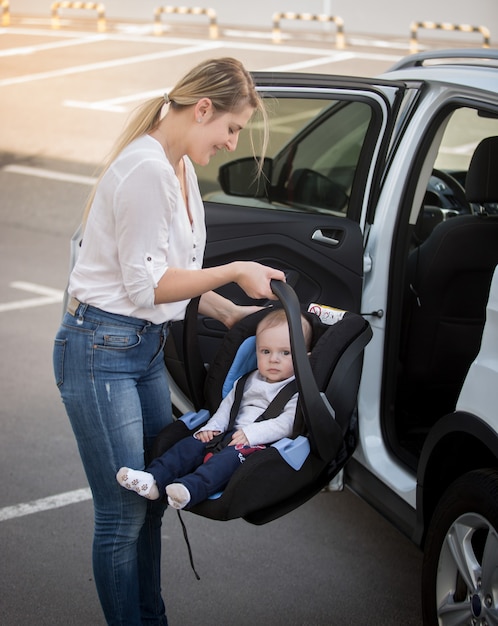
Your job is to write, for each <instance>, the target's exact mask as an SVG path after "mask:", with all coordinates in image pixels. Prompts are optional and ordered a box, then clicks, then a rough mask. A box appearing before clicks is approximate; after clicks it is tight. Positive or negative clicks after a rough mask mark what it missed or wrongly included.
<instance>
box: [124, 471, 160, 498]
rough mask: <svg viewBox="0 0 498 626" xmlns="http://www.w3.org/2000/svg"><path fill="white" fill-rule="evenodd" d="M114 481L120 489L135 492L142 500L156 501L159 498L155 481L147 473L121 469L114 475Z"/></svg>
mask: <svg viewBox="0 0 498 626" xmlns="http://www.w3.org/2000/svg"><path fill="white" fill-rule="evenodd" d="M116 480H117V481H118V483H119V484H120V485H121V487H124V488H125V489H129V490H130V491H136V492H137V493H138V495H139V496H142V497H143V498H147V499H148V500H157V499H158V498H159V489H158V488H157V485H156V481H155V480H154V476H152V474H149V472H142V471H141V470H135V469H131V468H129V467H122V468H121V469H120V470H119V471H118V473H117V474H116Z"/></svg>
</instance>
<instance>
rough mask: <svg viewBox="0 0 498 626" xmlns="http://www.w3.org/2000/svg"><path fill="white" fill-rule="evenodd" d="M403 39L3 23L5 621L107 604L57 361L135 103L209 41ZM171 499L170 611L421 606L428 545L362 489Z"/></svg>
mask: <svg viewBox="0 0 498 626" xmlns="http://www.w3.org/2000/svg"><path fill="white" fill-rule="evenodd" d="M407 52H408V50H407V48H406V42H404V43H403V44H400V42H399V41H391V42H384V44H383V45H380V43H379V41H378V40H376V39H375V38H370V39H366V38H363V39H362V41H361V45H360V42H357V44H356V45H351V44H349V45H348V46H347V47H346V48H345V49H344V50H338V49H336V48H335V47H334V45H333V43H331V41H330V35H323V36H320V37H316V36H314V37H312V38H306V36H305V34H303V35H301V36H300V38H299V39H297V38H292V39H286V41H285V42H284V43H282V44H279V45H275V44H273V43H272V42H271V40H270V39H269V38H266V39H263V38H261V37H260V38H258V37H256V36H254V33H251V32H250V31H247V30H246V31H244V29H243V28H241V29H239V30H231V31H230V32H225V33H224V34H223V37H220V38H218V39H216V40H215V39H211V38H210V37H209V36H208V31H207V28H206V27H205V25H188V24H182V25H178V27H176V28H175V29H171V30H169V31H168V32H166V33H165V34H164V35H162V36H156V35H154V34H153V32H152V26H151V24H149V23H142V22H137V23H133V22H129V21H128V22H124V21H123V22H117V21H115V22H113V23H110V24H108V26H107V30H106V32H104V33H99V32H97V29H96V23H95V21H94V20H93V19H88V18H85V19H79V20H73V19H66V20H64V21H63V22H62V24H61V28H60V29H59V30H54V29H52V28H51V23H50V19H48V18H47V19H40V18H37V19H29V18H28V17H25V18H22V19H21V18H17V19H15V20H12V23H11V24H10V25H9V26H8V27H4V28H1V29H0V113H1V118H2V121H3V123H2V133H1V136H0V185H1V189H2V196H1V202H0V223H1V229H0V262H1V266H2V273H1V275H0V319H1V321H2V322H3V323H2V324H1V326H0V334H1V336H0V340H1V343H2V346H3V355H4V358H3V359H2V362H1V365H0V389H1V393H2V402H1V404H0V420H1V425H2V426H1V428H2V436H1V437H0V471H1V477H2V479H1V483H2V490H1V492H0V537H1V542H2V559H1V564H0V585H1V589H2V602H1V606H2V624H4V625H6V626H15V625H18V624H28V623H36V624H39V625H44V624H47V625H48V624H50V625H52V624H65V625H71V624H74V625H76V626H88V625H90V624H91V625H94V624H95V625H96V624H101V623H103V622H102V617H101V613H100V608H99V606H98V602H97V599H96V594H95V591H94V585H93V580H92V577H93V574H92V571H91V564H90V543H91V535H92V506H91V501H90V495H89V491H88V489H87V483H86V479H85V476H84V473H83V470H82V468H81V464H80V460H79V457H78V453H77V449H76V445H75V442H74V439H73V436H72V433H71V430H70V427H69V423H68V422H67V419H66V416H65V412H64V409H63V407H62V404H61V402H60V399H59V395H58V392H57V389H56V387H55V384H54V382H53V376H52V365H51V351H52V341H53V337H54V334H55V331H56V329H57V326H58V323H59V320H60V316H61V301H62V294H63V291H64V288H65V285H66V280H67V271H68V258H69V257H68V251H69V239H70V237H71V235H72V233H73V231H74V230H75V229H76V227H77V225H78V223H79V220H80V217H81V212H82V209H83V205H84V203H85V199H86V197H87V195H88V194H89V192H90V189H91V185H92V184H93V182H94V181H95V176H96V173H97V170H98V165H99V163H100V162H101V161H102V159H103V158H104V157H105V155H106V154H107V152H108V151H109V150H110V148H111V146H112V143H113V141H114V140H115V139H116V137H117V135H118V133H119V132H120V130H121V129H122V127H123V125H124V123H125V122H126V119H127V118H128V116H129V115H130V113H131V112H132V111H133V108H134V107H135V106H136V105H137V104H139V103H140V102H141V101H143V100H144V99H146V98H148V97H150V96H152V95H156V94H157V93H163V92H164V91H167V90H168V88H169V87H170V86H171V85H173V84H174V82H175V81H176V79H178V78H179V77H180V76H181V75H183V74H184V72H185V71H186V70H188V69H189V68H190V67H191V66H193V65H194V64H196V63H197V62H198V61H200V60H201V59H204V58H206V57H207V56H236V57H238V58H240V59H241V60H242V61H243V62H244V63H245V64H246V66H247V67H248V68H249V69H251V70H267V71H276V70H279V71H280V70H283V71H285V70H288V71H314V72H322V73H327V74H334V73H337V74H363V75H367V76H368V75H374V74H378V73H380V72H382V71H383V70H384V69H387V68H388V67H389V66H391V65H392V64H393V63H394V62H396V61H397V60H398V59H399V58H400V57H401V56H404V55H405V54H406V53H407ZM184 519H185V521H186V523H187V527H188V531H189V536H190V541H191V544H192V548H193V551H194V559H195V563H196V567H197V570H198V571H199V574H200V576H201V580H200V581H199V582H198V581H196V580H195V577H194V575H193V573H192V571H191V569H190V566H189V562H188V556H187V551H186V546H185V544H184V542H183V536H182V531H181V528H180V526H179V522H178V520H177V517H176V513H174V512H173V511H167V513H166V516H165V522H164V527H163V539H164V541H163V549H164V556H163V570H164V571H163V581H164V591H165V599H166V603H167V606H168V616H169V620H170V624H171V625H173V626H175V625H187V626H188V625H190V624H200V623H202V624H204V625H205V626H209V625H211V624H212V625H214V624H217V625H220V624H222V625H225V624H226V625H228V624H234V623H237V624H243V625H244V624H246V625H249V624H255V623H259V624H262V625H265V624H271V625H279V624H287V625H309V626H320V625H322V624H323V625H325V624H332V625H335V624H337V625H339V624H340V625H346V624H362V625H371V626H388V625H393V626H394V625H397V626H399V625H400V624H403V625H404V626H410V625H414V626H415V625H418V624H420V617H419V607H420V601H419V573H420V565H421V555H420V553H419V552H418V550H417V549H416V548H415V547H414V546H413V545H412V544H411V543H410V542H409V541H408V540H406V539H405V538H404V537H402V536H401V535H400V534H399V533H397V532H396V531H395V530H394V529H393V528H392V527H391V526H390V525H388V524H387V523H385V522H384V521H383V520H382V519H381V518H380V517H379V516H378V515H377V514H376V513H375V512H374V511H372V510H371V509H369V508H368V507H367V506H366V505H365V504H364V503H363V502H361V501H360V500H358V499H357V498H356V497H355V496H353V495H352V494H351V493H349V492H347V491H346V492H323V493H320V494H319V495H318V496H316V497H315V498H313V500H311V501H310V502H309V503H307V504H306V505H305V506H303V507H301V508H300V509H299V510H297V511H295V512H293V513H292V514H290V515H288V516H286V517H285V518H282V519H280V520H277V521H275V522H273V523H271V524H269V525H267V526H263V527H254V526H251V525H249V524H247V523H245V522H243V521H234V522H229V523H220V522H213V521H210V520H206V519H202V518H199V517H196V516H193V515H191V514H188V513H187V514H185V515H184Z"/></svg>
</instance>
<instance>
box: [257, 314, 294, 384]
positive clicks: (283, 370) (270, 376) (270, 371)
mask: <svg viewBox="0 0 498 626" xmlns="http://www.w3.org/2000/svg"><path fill="white" fill-rule="evenodd" d="M256 354H257V358H258V370H259V373H260V374H261V376H263V377H264V378H266V380H267V381H268V382H270V383H276V382H279V381H281V380H285V379H286V378H289V377H290V376H292V375H293V374H294V365H293V363H292V355H291V349H290V338H289V328H288V326H287V324H280V325H279V326H274V327H272V328H265V329H263V330H260V331H259V332H258V335H257V337H256Z"/></svg>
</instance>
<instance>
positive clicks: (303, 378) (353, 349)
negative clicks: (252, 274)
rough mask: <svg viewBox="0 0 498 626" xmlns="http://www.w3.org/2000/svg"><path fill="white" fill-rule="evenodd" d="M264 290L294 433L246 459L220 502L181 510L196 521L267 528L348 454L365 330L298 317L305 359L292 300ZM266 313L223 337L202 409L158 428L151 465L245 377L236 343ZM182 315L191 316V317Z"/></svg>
mask: <svg viewBox="0 0 498 626" xmlns="http://www.w3.org/2000/svg"><path fill="white" fill-rule="evenodd" d="M272 289H273V292H274V293H275V294H276V295H277V296H278V298H279V300H280V306H283V308H284V310H285V312H286V315H287V320H288V323H289V331H290V340H291V348H292V357H293V362H294V371H295V376H296V381H297V387H298V391H299V400H298V405H297V412H296V419H295V424H294V433H293V435H292V437H291V438H288V439H284V440H281V441H279V442H276V443H275V444H273V445H271V446H269V447H267V448H265V449H264V450H260V451H258V452H255V453H254V454H252V455H250V456H248V457H247V458H246V460H245V462H244V463H243V464H242V465H241V466H240V468H238V469H237V471H236V472H235V473H234V475H233V476H232V478H231V479H230V482H229V483H228V485H227V486H226V488H225V489H224V491H223V493H222V494H221V495H217V497H215V498H210V499H208V500H206V501H204V502H201V503H200V504H198V505H196V506H194V507H192V508H191V509H189V510H190V511H191V512H193V513H196V514H198V515H202V516H203V517H208V518H210V519H214V520H223V521H225V520H229V519H235V518H239V517H242V518H243V519H245V520H246V521H248V522H250V523H252V524H264V523H267V522H269V521H272V520H274V519H276V518H278V517H280V516H282V515H284V514H286V513H288V512H290V511H292V510H293V509H295V508H296V507H298V506H299V505H301V504H303V503H304V502H306V501H307V500H308V499H309V498H311V497H312V496H313V495H315V494H316V493H318V492H319V491H320V490H321V489H322V488H323V487H324V486H325V485H327V484H328V483H329V482H330V480H331V479H332V478H333V477H334V476H335V475H336V474H337V472H338V471H339V470H340V469H341V468H342V467H343V466H344V464H345V463H346V461H347V460H348V459H349V457H350V456H351V455H352V453H353V451H354V449H355V447H356V443H357V438H358V437H357V416H356V397H357V393H358V386H359V382H360V376H361V368H362V361H363V350H364V348H365V346H366V345H367V344H368V342H369V341H370V339H371V337H372V331H371V329H370V325H369V324H368V322H366V321H365V320H364V319H363V318H362V317H361V316H360V315H358V314H355V313H351V312H342V313H341V315H340V316H339V318H340V319H338V321H336V322H335V323H334V324H333V325H329V324H325V323H323V322H322V321H321V320H320V318H319V317H318V316H317V315H316V314H314V313H309V312H304V313H303V314H304V315H306V317H307V319H308V320H309V321H310V323H311V325H312V329H313V338H312V348H311V353H310V354H309V355H308V354H307V351H306V347H305V343H304V337H303V332H302V326H301V313H302V309H301V305H300V303H299V301H298V299H297V295H296V293H295V292H294V290H293V289H292V287H290V286H289V285H287V284H286V283H283V282H280V281H272ZM275 306H279V304H276V305H275ZM269 310H271V308H270V309H266V310H262V311H259V312H257V313H255V314H253V315H250V316H248V317H246V318H245V319H244V320H242V321H241V322H239V323H238V324H237V325H236V326H235V327H234V328H232V329H231V330H229V331H228V332H227V333H226V335H225V338H224V340H223V342H222V345H221V347H220V349H219V351H218V352H217V354H216V356H215V358H214V360H213V363H212V364H211V365H210V367H209V370H208V372H207V374H206V379H205V383H204V395H205V406H206V409H203V410H201V411H198V412H196V413H189V414H187V415H186V416H184V417H182V418H180V419H179V420H177V421H176V422H174V423H173V424H171V425H169V426H167V427H166V428H164V429H163V430H162V431H161V432H160V433H159V435H158V436H157V438H156V440H155V443H154V448H153V452H152V456H153V458H155V457H156V456H160V455H161V454H162V453H163V452H165V451H166V450H167V449H168V448H170V447H171V446H172V445H173V444H174V443H176V441H178V440H179V439H181V438H182V437H185V436H187V435H189V434H190V433H192V432H195V430H196V429H197V428H199V426H200V425H201V424H203V423H205V422H206V421H207V419H208V418H209V414H210V413H211V414H212V413H214V411H216V409H217V407H218V406H219V403H220V402H221V399H222V397H223V394H224V393H226V385H225V382H226V380H227V378H228V379H230V380H232V382H234V379H236V378H237V377H238V376H240V375H242V374H244V373H245V371H247V370H248V369H255V361H253V362H252V363H251V356H252V355H253V354H254V347H253V346H251V347H250V349H249V352H248V351H247V344H244V341H245V340H246V339H248V338H249V337H252V336H253V335H254V334H255V331H256V327H257V325H258V323H259V321H260V320H261V319H262V318H263V317H264V316H265V315H266V314H267V313H268V311H269ZM190 315H194V313H192V311H191V312H189V316H190ZM195 317H197V311H196V310H195ZM186 327H187V328H189V327H190V328H192V327H193V324H192V323H191V321H190V323H189V322H188V320H186ZM188 332H189V331H188V330H187V333H188ZM187 343H188V341H187V342H186V344H187ZM241 363H242V367H240V364H241ZM234 370H236V371H234ZM244 370H245V371H244ZM224 385H225V392H224V391H223V387H224Z"/></svg>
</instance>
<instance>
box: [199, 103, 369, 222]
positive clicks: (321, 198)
mask: <svg viewBox="0 0 498 626" xmlns="http://www.w3.org/2000/svg"><path fill="white" fill-rule="evenodd" d="M267 103H268V114H269V118H270V143H269V148H268V151H267V155H266V159H265V179H264V180H260V181H259V182H258V181H257V180H256V178H255V177H256V162H255V160H254V158H253V157H252V156H251V155H252V148H251V133H252V139H253V140H254V141H255V151H256V154H259V149H258V148H259V144H258V139H259V137H258V124H260V122H258V120H255V121H254V122H253V123H252V127H251V128H249V129H247V130H245V131H244V132H243V133H242V134H241V137H240V139H239V146H238V148H237V152H236V153H235V154H225V155H223V158H222V159H219V158H217V159H213V163H212V164H210V165H209V166H208V167H206V168H198V176H199V183H200V187H201V192H202V194H203V197H204V199H205V200H210V201H214V202H222V203H229V204H238V205H244V206H252V207H262V208H273V209H275V210H279V209H283V210H294V211H306V212H315V213H326V214H331V215H336V216H343V217H345V216H348V217H351V212H352V211H351V202H352V198H354V192H355V190H357V192H360V191H361V190H363V189H364V188H365V185H366V181H365V176H366V172H367V169H366V168H360V167H359V165H360V162H361V161H362V159H363V158H364V159H366V160H368V157H367V156H366V155H367V153H371V151H372V149H373V146H374V145H375V139H374V136H375V134H376V135H377V137H378V132H377V133H374V132H373V131H374V127H375V123H374V120H375V116H374V113H373V109H372V104H371V103H369V102H367V101H361V100H347V101H346V100H340V99H337V100H317V99H302V98H279V99H277V98H270V99H268V100H267ZM377 130H378V129H377ZM370 136H371V137H372V140H370ZM214 162H216V164H215V163H214ZM359 171H361V172H362V174H359Z"/></svg>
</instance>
